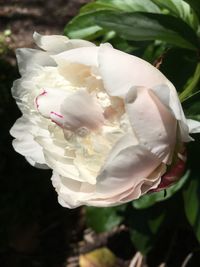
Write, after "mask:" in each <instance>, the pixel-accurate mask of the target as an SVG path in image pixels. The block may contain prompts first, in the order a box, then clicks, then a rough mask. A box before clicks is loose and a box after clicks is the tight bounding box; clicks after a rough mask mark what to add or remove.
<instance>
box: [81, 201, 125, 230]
mask: <svg viewBox="0 0 200 267" xmlns="http://www.w3.org/2000/svg"><path fill="white" fill-rule="evenodd" d="M125 207H126V206H125V205H122V206H119V207H112V208H94V207H86V220H87V225H88V226H89V227H91V228H92V229H94V230H95V231H96V232H104V231H109V230H111V229H112V228H113V227H115V226H117V225H119V224H120V223H121V222H122V220H123V217H122V215H121V214H120V212H122V211H123V210H124V209H125Z"/></svg>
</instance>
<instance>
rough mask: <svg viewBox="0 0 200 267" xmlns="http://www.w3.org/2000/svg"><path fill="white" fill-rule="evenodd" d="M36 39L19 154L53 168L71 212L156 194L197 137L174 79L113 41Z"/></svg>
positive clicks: (23, 61) (18, 85)
mask: <svg viewBox="0 0 200 267" xmlns="http://www.w3.org/2000/svg"><path fill="white" fill-rule="evenodd" d="M34 39H35V41H36V44H37V45H38V46H39V47H40V48H41V49H43V50H44V51H42V50H34V49H19V50H18V51H17V59H18V65H19V70H20V73H21V75H22V78H21V79H19V80H17V81H15V82H14V85H13V89H12V92H13V96H14V97H15V99H16V101H17V104H18V106H19V108H20V109H21V111H22V113H23V116H22V117H21V118H19V119H18V120H17V122H16V123H15V125H14V126H13V128H12V129H11V134H12V135H13V136H14V137H15V140H14V141H13V146H14V148H15V150H16V151H17V152H19V153H21V154H22V155H24V156H25V157H26V159H27V160H28V161H29V162H30V163H31V164H32V165H33V166H36V167H39V168H51V169H52V170H53V176H52V182H53V185H54V187H55V188H56V191H57V193H58V200H59V202H60V203H61V205H63V206H65V207H70V208H74V207H77V206H80V205H84V204H86V205H94V206H113V205H118V204H121V203H124V202H127V201H130V200H133V199H136V198H138V197H140V196H141V195H142V194H144V193H146V192H148V191H149V190H153V189H155V188H156V187H157V186H158V185H159V184H160V182H161V177H162V175H163V174H164V173H165V172H166V168H167V166H168V165H170V164H171V162H172V158H173V157H174V156H176V155H178V154H177V153H178V152H177V147H181V146H182V144H183V143H184V142H188V141H190V140H192V139H191V137H190V136H189V128H188V122H187V121H186V119H185V116H184V114H183V111H182V108H181V104H180V102H179V99H178V96H177V93H176V90H175V88H174V86H173V85H172V84H171V82H170V81H169V80H167V78H166V77H165V76H164V75H163V74H162V73H161V72H160V71H159V70H157V69H156V68H154V67H153V66H152V65H150V64H149V63H147V62H145V61H144V60H142V59H140V58H137V57H134V56H131V55H128V54H126V53H123V52H121V51H118V50H116V49H114V48H113V47H112V46H111V45H109V44H103V45H101V46H100V47H97V46H95V45H94V44H92V43H90V42H87V41H83V40H69V39H68V38H67V37H64V36H41V35H39V34H37V33H35V34H34ZM189 122H190V126H191V132H192V129H193V128H194V131H199V124H198V123H197V122H194V121H189ZM193 126H194V127H193Z"/></svg>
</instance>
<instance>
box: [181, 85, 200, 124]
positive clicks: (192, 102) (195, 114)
mask: <svg viewBox="0 0 200 267" xmlns="http://www.w3.org/2000/svg"><path fill="white" fill-rule="evenodd" d="M182 106H183V109H184V112H185V114H186V117H187V118H188V119H193V120H197V121H200V90H199V91H197V92H196V93H194V94H193V95H191V96H190V97H188V98H186V99H185V100H184V102H183V103H182Z"/></svg>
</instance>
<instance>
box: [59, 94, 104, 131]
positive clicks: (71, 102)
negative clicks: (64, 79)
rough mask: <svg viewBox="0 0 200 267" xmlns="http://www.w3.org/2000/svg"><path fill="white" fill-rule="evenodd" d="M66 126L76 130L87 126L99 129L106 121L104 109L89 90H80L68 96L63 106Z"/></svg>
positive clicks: (62, 110) (62, 111)
mask: <svg viewBox="0 0 200 267" xmlns="http://www.w3.org/2000/svg"><path fill="white" fill-rule="evenodd" d="M61 113H62V115H63V116H64V127H66V128H68V129H70V130H73V131H74V130H76V129H78V128H80V127H86V128H89V129H91V130H94V129H97V128H98V127H99V126H100V125H102V124H103V122H104V116H103V109H102V108H101V106H100V105H99V103H98V102H97V101H96V99H95V98H93V97H92V96H91V95H90V94H89V93H88V92H87V91H85V90H78V91H77V92H76V93H74V94H72V95H71V96H69V97H67V98H66V99H65V101H64V102H63V103H62V106H61Z"/></svg>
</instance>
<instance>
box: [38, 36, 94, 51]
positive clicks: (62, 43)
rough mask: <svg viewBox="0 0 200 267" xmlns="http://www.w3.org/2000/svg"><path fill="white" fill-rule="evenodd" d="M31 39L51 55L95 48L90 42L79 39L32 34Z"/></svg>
mask: <svg viewBox="0 0 200 267" xmlns="http://www.w3.org/2000/svg"><path fill="white" fill-rule="evenodd" d="M33 38H34V40H35V43H36V44H37V46H39V47H40V48H42V49H44V50H46V51H48V52H51V53H61V52H64V51H66V50H71V49H74V48H79V47H89V46H95V45H94V44H93V43H91V42H88V41H85V40H79V39H73V40H70V39H68V38H67V37H66V36H62V35H40V34H39V33H37V32H34V34H33Z"/></svg>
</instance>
